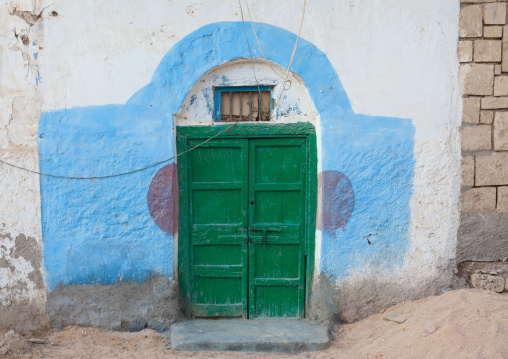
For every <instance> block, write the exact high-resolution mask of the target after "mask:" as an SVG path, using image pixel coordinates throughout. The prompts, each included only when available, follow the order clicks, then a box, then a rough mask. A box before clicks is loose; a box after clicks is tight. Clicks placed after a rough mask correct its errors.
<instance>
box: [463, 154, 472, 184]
mask: <svg viewBox="0 0 508 359" xmlns="http://www.w3.org/2000/svg"><path fill="white" fill-rule="evenodd" d="M462 186H467V187H472V186H474V157H473V156H465V157H462Z"/></svg>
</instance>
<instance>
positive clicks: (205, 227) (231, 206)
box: [188, 140, 248, 317]
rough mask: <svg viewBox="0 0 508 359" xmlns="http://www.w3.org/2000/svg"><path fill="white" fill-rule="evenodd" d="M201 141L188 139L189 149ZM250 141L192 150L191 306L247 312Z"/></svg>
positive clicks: (203, 311) (204, 311) (206, 311)
mask: <svg viewBox="0 0 508 359" xmlns="http://www.w3.org/2000/svg"><path fill="white" fill-rule="evenodd" d="M200 142H202V141H189V143H188V148H192V147H195V146H196V145H197V144H199V143H200ZM247 144H248V142H247V140H214V141H210V142H207V143H206V144H204V145H202V146H200V147H198V148H196V149H194V150H192V151H191V152H189V157H190V161H189V165H190V166H189V169H188V178H189V182H190V183H189V191H190V196H189V197H190V206H189V210H190V263H191V266H190V272H191V273H190V276H191V281H192V283H191V287H192V292H191V302H192V303H191V311H192V314H193V315H194V316H198V317H199V316H206V317H209V316H220V317H228V316H234V317H236V316H244V315H245V314H246V308H247V245H246V242H245V235H246V231H245V228H246V227H247V216H246V211H247V185H248V181H247V171H248V166H247V163H248V156H247V151H248V146H247Z"/></svg>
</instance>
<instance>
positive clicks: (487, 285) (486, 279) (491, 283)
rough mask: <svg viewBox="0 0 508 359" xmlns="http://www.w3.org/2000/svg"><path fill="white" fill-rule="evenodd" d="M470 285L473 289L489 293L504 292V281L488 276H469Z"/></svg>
mask: <svg viewBox="0 0 508 359" xmlns="http://www.w3.org/2000/svg"><path fill="white" fill-rule="evenodd" d="M471 284H472V285H473V288H476V289H483V290H490V291H491V292H496V293H501V292H502V291H504V286H505V280H504V278H503V277H498V276H494V275H489V274H481V273H474V274H471Z"/></svg>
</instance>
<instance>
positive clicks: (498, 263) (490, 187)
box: [457, 0, 508, 291]
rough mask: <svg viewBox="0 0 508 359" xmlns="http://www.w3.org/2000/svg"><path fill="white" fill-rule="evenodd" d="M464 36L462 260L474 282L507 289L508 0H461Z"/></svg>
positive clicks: (465, 272) (461, 45)
mask: <svg viewBox="0 0 508 359" xmlns="http://www.w3.org/2000/svg"><path fill="white" fill-rule="evenodd" d="M459 37H460V40H459V46H458V57H459V61H460V63H461V65H460V72H459V73H460V82H461V90H462V93H463V116H462V127H461V146H462V192H461V199H462V200H461V203H462V207H461V210H462V212H461V223H460V227H459V232H458V238H457V239H458V247H457V263H458V268H459V272H460V273H461V275H462V276H463V277H464V278H465V279H466V280H467V281H468V282H469V283H470V285H472V286H474V287H477V288H482V289H490V290H494V291H503V290H504V287H505V286H504V281H505V277H506V276H505V275H503V272H504V271H505V270H506V269H508V267H507V268H504V267H505V263H504V262H505V261H506V257H507V256H508V22H507V2H506V1H497V2H496V0H461V10H460V21H459ZM501 282H502V283H501ZM492 283H495V285H494V284H492Z"/></svg>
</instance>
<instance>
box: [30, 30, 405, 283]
mask: <svg viewBox="0 0 508 359" xmlns="http://www.w3.org/2000/svg"><path fill="white" fill-rule="evenodd" d="M255 27H256V31H257V33H258V36H259V39H260V41H261V44H262V46H263V49H264V50H265V54H266V56H267V58H268V60H269V61H273V62H275V63H278V64H280V65H281V66H285V65H286V63H287V60H288V58H289V56H290V54H291V51H292V47H293V45H294V42H295V40H296V35H295V34H293V33H290V32H288V31H286V30H283V29H280V28H278V27H275V26H272V25H267V24H261V23H256V24H255ZM247 35H248V37H249V41H251V43H256V41H255V38H254V33H253V32H252V29H251V28H250V27H248V28H247ZM252 51H253V56H254V57H256V58H261V57H262V54H261V52H260V51H259V49H258V48H253V49H252ZM246 57H249V49H248V48H247V45H246V42H245V36H244V29H243V26H242V23H241V22H224V23H214V24H210V25H207V26H205V27H203V28H201V29H199V30H197V31H195V32H193V33H191V34H189V35H188V36H186V37H185V38H184V39H182V40H181V41H180V42H179V43H178V44H176V45H175V46H174V47H173V48H172V49H171V50H170V51H169V52H168V53H167V54H166V56H165V57H164V58H163V60H162V61H161V63H160V65H159V66H158V68H157V70H156V72H155V74H154V76H153V78H152V80H151V82H150V83H149V84H148V85H147V86H145V87H144V88H142V89H141V90H140V91H138V92H137V93H136V94H134V95H133V96H132V98H131V99H130V100H129V101H128V102H127V103H126V104H125V105H106V106H91V107H83V108H71V109H62V110H57V111H51V112H46V113H43V114H42V115H41V118H40V121H39V122H40V125H39V139H38V145H39V158H40V168H41V171H42V172H47V173H54V174H58V175H71V176H73V175H74V176H105V175H110V174H114V173H120V172H128V171H132V170H134V169H137V168H142V167H145V166H147V165H148V164H152V163H156V162H158V161H161V160H163V159H166V158H170V157H172V156H174V154H175V144H174V133H173V116H172V114H174V113H177V112H178V111H179V109H180V108H181V106H182V104H183V102H184V99H185V97H186V95H187V93H188V92H189V90H190V89H191V87H192V86H193V85H194V84H195V82H196V81H198V80H199V79H200V78H201V77H202V76H203V75H204V74H205V73H207V72H208V71H209V70H211V69H212V68H214V67H216V66H219V65H221V64H223V63H225V62H227V61H231V60H234V59H237V58H246ZM292 70H293V71H294V72H295V73H297V74H298V76H299V77H300V78H301V79H302V80H303V81H304V83H305V85H306V87H307V89H308V91H309V94H310V96H311V98H312V100H313V101H314V105H315V107H316V109H317V110H318V112H319V114H320V124H321V134H322V135H321V144H322V148H321V153H322V154H323V155H322V158H320V159H319V160H320V161H321V168H322V170H323V172H322V173H321V174H320V178H321V181H320V183H321V182H322V190H323V202H322V204H323V207H322V208H321V213H322V216H321V223H319V227H320V228H321V229H322V231H323V235H322V244H321V248H322V255H321V256H322V257H321V260H320V266H321V268H320V271H322V272H324V273H325V274H326V275H331V276H332V277H336V278H338V277H345V276H348V275H349V274H350V273H352V272H354V271H355V270H358V269H361V268H364V267H365V266H366V265H369V266H370V267H372V268H384V269H390V268H395V266H397V265H400V264H401V263H402V260H403V256H404V253H405V250H406V249H407V248H408V244H409V240H408V228H409V220H410V207H409V200H410V197H411V186H412V182H413V167H414V159H413V145H414V139H413V137H414V127H413V125H412V122H411V120H408V119H397V118H385V117H375V116H364V115H357V114H355V113H354V112H353V110H352V108H351V105H350V103H349V100H348V97H347V95H346V93H345V91H344V89H343V87H342V85H341V83H340V81H339V77H338V76H337V74H336V73H335V70H334V68H333V66H332V65H331V64H330V62H329V61H328V59H327V57H326V55H325V54H324V53H323V52H322V51H320V50H319V49H318V48H316V47H315V46H314V45H313V44H312V43H310V42H308V41H306V40H304V39H301V40H300V43H299V45H298V49H297V51H296V54H295V60H294V62H293V65H292ZM170 162H172V161H169V162H167V163H164V164H161V165H159V166H157V167H153V168H149V169H147V170H145V171H140V172H136V173H133V174H129V175H125V176H119V177H113V178H107V179H96V180H69V179H59V178H51V177H44V176H43V177H41V196H42V228H43V242H44V262H45V266H46V273H47V284H48V287H49V290H50V291H52V290H54V289H55V288H56V286H57V284H63V285H72V284H113V283H117V282H118V281H126V280H133V281H136V282H139V283H142V282H143V281H144V280H145V279H146V278H147V277H149V276H150V275H152V274H154V273H158V274H160V275H162V276H166V277H169V278H171V277H172V274H173V258H174V253H173V251H174V243H173V235H174V233H175V232H176V230H177V229H176V223H177V222H176V221H175V216H176V213H175V210H176V209H177V208H178V201H177V198H176V193H177V190H176V180H175V170H174V164H171V163H170ZM154 176H155V177H154ZM353 188H354V190H353ZM147 200H148V203H147Z"/></svg>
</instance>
